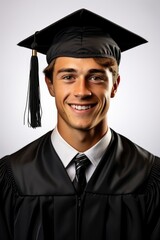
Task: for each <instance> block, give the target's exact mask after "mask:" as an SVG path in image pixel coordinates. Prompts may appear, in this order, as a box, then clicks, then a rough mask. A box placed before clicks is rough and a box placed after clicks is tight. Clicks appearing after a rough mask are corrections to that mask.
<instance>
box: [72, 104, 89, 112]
mask: <svg viewBox="0 0 160 240" xmlns="http://www.w3.org/2000/svg"><path fill="white" fill-rule="evenodd" d="M71 107H72V108H74V109H76V110H79V111H81V110H87V109H89V108H91V105H88V106H80V105H71Z"/></svg>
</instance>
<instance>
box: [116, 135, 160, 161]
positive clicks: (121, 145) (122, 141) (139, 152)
mask: <svg viewBox="0 0 160 240" xmlns="http://www.w3.org/2000/svg"><path fill="white" fill-rule="evenodd" d="M112 133H113V138H114V139H115V142H116V144H117V147H118V149H119V151H120V152H121V151H122V152H126V153H127V154H129V153H132V154H133V155H136V156H137V157H142V158H145V159H153V158H155V157H156V158H159V157H157V156H155V155H154V154H153V153H151V152H150V151H148V150H147V149H145V148H144V147H142V146H140V145H138V144H137V143H135V142H134V141H132V140H131V139H129V138H127V137H126V136H124V135H122V134H120V133H117V132H115V131H114V130H112ZM133 155H132V156H133Z"/></svg>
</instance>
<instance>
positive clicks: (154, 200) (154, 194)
mask: <svg viewBox="0 0 160 240" xmlns="http://www.w3.org/2000/svg"><path fill="white" fill-rule="evenodd" d="M146 204H147V221H148V224H147V225H148V226H149V227H148V229H150V230H149V231H150V234H149V235H150V236H151V237H150V238H149V239H150V240H159V239H160V159H159V158H155V162H154V164H153V167H152V170H151V174H150V178H149V181H148V184H147V189H146Z"/></svg>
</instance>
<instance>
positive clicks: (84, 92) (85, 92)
mask: <svg viewBox="0 0 160 240" xmlns="http://www.w3.org/2000/svg"><path fill="white" fill-rule="evenodd" d="M74 95H75V97H79V98H86V97H89V96H91V95H92V92H91V90H90V89H89V86H88V83H87V81H86V79H85V78H83V77H82V78H80V79H78V80H77V82H76V84H75V88H74Z"/></svg>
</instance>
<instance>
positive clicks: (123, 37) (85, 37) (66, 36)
mask: <svg viewBox="0 0 160 240" xmlns="http://www.w3.org/2000/svg"><path fill="white" fill-rule="evenodd" d="M146 42H147V41H146V40H145V39H144V38H142V37H140V36H138V35H137V34H135V33H133V32H131V31H129V30H127V29H125V28H123V27H121V26H119V25H117V24H115V23H113V22H111V21H109V20H107V19H105V18H103V17H101V16H99V15H97V14H95V13H93V12H91V11H89V10H86V9H80V10H78V11H75V12H73V13H71V14H69V15H68V16H66V17H64V18H62V19H60V20H59V21H57V22H55V23H53V24H51V25H49V26H48V27H46V28H44V29H42V30H40V31H37V32H36V33H34V34H33V35H32V36H30V37H28V38H26V39H25V40H23V41H21V42H20V43H18V45H19V46H22V47H26V48H29V49H32V57H31V69H30V84H29V96H28V100H29V104H28V123H29V126H31V127H33V128H35V127H38V126H40V125H41V106H40V96H39V95H40V94H39V78H38V60H37V52H39V53H42V54H45V55H46V58H47V62H48V64H49V63H51V61H52V60H53V59H55V58H57V57H75V58H90V57H91V58H93V57H94V58H96V57H109V58H114V59H116V61H117V63H118V64H119V63H120V58H121V52H124V51H126V50H128V49H131V48H133V47H136V46H138V45H141V44H143V43H146Z"/></svg>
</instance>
